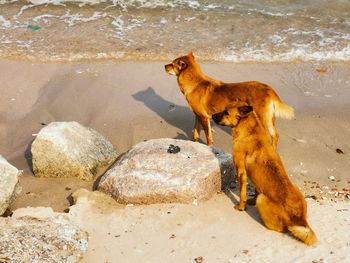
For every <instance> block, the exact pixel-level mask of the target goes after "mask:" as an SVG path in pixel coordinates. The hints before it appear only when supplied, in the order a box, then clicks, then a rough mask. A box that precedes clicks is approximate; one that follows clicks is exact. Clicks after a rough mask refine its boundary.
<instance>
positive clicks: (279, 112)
mask: <svg viewBox="0 0 350 263" xmlns="http://www.w3.org/2000/svg"><path fill="white" fill-rule="evenodd" d="M272 104H273V108H274V113H275V116H276V117H280V118H283V119H292V118H293V117H294V109H293V108H292V107H291V106H289V105H287V104H285V103H283V102H282V101H281V100H280V98H278V97H276V98H275V99H273V100H272Z"/></svg>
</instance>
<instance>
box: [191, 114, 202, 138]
mask: <svg viewBox="0 0 350 263" xmlns="http://www.w3.org/2000/svg"><path fill="white" fill-rule="evenodd" d="M200 133H201V122H200V119H199V117H198V116H197V115H195V123H194V128H193V132H192V140H193V141H194V142H196V141H198V138H199V135H200Z"/></svg>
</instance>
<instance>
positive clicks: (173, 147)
mask: <svg viewBox="0 0 350 263" xmlns="http://www.w3.org/2000/svg"><path fill="white" fill-rule="evenodd" d="M180 151H181V148H180V147H179V146H177V145H173V144H170V145H169V148H168V150H167V152H168V153H174V154H176V153H178V152H180Z"/></svg>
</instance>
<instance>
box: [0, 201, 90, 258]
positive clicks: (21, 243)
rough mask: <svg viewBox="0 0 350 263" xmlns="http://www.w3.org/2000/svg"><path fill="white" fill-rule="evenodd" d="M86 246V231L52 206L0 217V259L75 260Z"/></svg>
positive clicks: (19, 211) (29, 209)
mask: <svg viewBox="0 0 350 263" xmlns="http://www.w3.org/2000/svg"><path fill="white" fill-rule="evenodd" d="M87 248H88V234H87V233H86V232H84V231H82V230H81V229H80V228H79V227H77V226H76V225H75V224H74V223H72V222H71V221H70V219H69V217H68V216H67V214H59V213H54V212H53V211H52V209H51V208H23V209H19V210H16V211H15V212H14V214H13V216H12V217H6V218H0V262H57V263H63V262H78V261H79V260H81V258H82V256H83V254H84V253H85V252H86V251H87Z"/></svg>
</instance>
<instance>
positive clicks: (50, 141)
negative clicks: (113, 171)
mask: <svg viewBox="0 0 350 263" xmlns="http://www.w3.org/2000/svg"><path fill="white" fill-rule="evenodd" d="M31 152H32V161H33V171H34V174H35V176H38V177H78V178H80V179H83V180H90V179H92V178H93V177H94V176H95V175H96V173H97V171H98V168H100V167H103V166H106V165H108V164H110V163H112V162H113V161H114V160H115V159H116V157H117V153H116V151H115V150H114V148H113V145H112V144H111V143H110V142H109V141H108V140H107V139H106V138H105V137H103V136H102V135H101V134H99V133H98V132H96V131H95V130H93V129H91V128H87V127H84V126H82V125H80V124H79V123H77V122H52V123H50V124H49V125H47V126H46V127H44V128H43V129H41V131H40V132H39V134H38V135H37V137H36V139H35V140H34V142H33V144H32V147H31Z"/></svg>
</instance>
